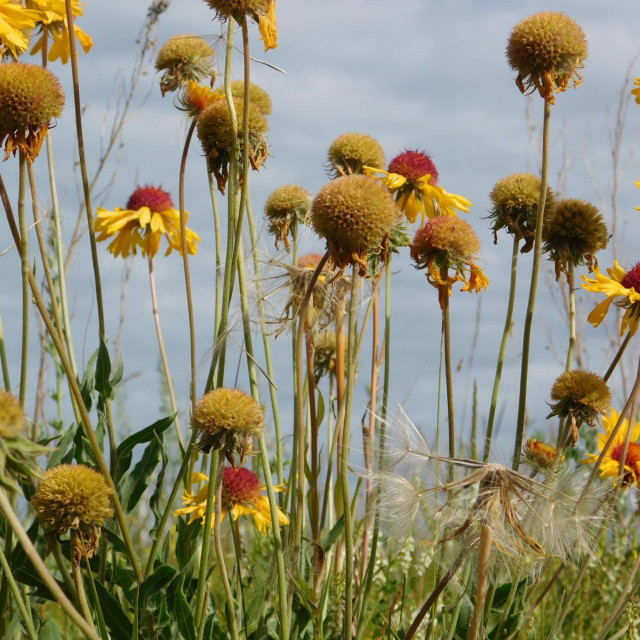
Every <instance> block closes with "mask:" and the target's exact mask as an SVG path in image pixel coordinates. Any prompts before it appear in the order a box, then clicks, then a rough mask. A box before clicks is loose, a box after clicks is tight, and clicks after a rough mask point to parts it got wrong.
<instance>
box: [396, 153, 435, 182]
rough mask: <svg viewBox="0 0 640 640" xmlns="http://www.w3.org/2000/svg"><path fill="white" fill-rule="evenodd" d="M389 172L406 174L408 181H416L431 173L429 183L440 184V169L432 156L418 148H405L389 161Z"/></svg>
mask: <svg viewBox="0 0 640 640" xmlns="http://www.w3.org/2000/svg"><path fill="white" fill-rule="evenodd" d="M389 173H397V174H398V175H401V176H404V177H405V178H406V179H407V181H408V182H411V183H415V182H416V180H418V178H422V176H425V175H427V174H429V175H430V176H431V178H429V184H431V185H434V186H435V185H437V184H438V170H437V169H436V165H435V164H433V160H431V156H429V155H428V154H426V153H425V152H424V151H418V149H415V150H412V149H405V150H404V151H403V152H402V153H401V154H399V155H397V156H396V157H395V158H394V159H393V160H391V162H390V163H389Z"/></svg>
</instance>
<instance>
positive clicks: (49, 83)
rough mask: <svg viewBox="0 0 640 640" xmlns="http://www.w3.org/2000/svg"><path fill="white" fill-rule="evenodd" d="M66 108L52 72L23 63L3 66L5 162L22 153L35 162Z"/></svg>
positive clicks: (0, 123)
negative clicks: (45, 138)
mask: <svg viewBox="0 0 640 640" xmlns="http://www.w3.org/2000/svg"><path fill="white" fill-rule="evenodd" d="M63 107H64V91H63V90H62V87H61V86H60V83H59V82H58V79H57V78H56V77H55V76H54V75H53V74H52V73H51V72H50V71H49V70H47V69H44V68H43V67H40V66H38V65H34V64H23V63H22V62H9V63H6V64H2V65H0V145H1V144H4V145H5V160H6V159H7V158H8V157H9V156H10V155H11V153H13V154H14V155H15V153H16V150H20V151H22V152H23V153H24V154H25V156H26V158H27V161H28V162H33V161H34V160H35V159H36V157H37V156H38V154H39V153H40V147H41V146H42V141H43V140H44V136H45V134H46V133H47V131H48V129H49V125H50V123H51V121H52V120H53V119H54V118H58V117H59V116H61V115H62V109H63ZM5 141H6V142H5Z"/></svg>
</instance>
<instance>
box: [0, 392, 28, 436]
mask: <svg viewBox="0 0 640 640" xmlns="http://www.w3.org/2000/svg"><path fill="white" fill-rule="evenodd" d="M24 421H25V415H24V411H22V407H21V406H20V402H19V400H18V398H16V397H15V396H14V395H12V394H11V393H9V392H8V391H5V390H4V389H0V438H2V439H7V438H16V437H18V436H19V435H21V434H22V432H23V431H24Z"/></svg>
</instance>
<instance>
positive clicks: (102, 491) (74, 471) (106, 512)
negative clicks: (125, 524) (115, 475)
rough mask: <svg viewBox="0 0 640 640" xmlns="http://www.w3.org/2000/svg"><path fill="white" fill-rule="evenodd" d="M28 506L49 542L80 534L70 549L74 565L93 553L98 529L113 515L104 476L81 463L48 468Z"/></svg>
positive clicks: (95, 548)
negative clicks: (70, 531)
mask: <svg viewBox="0 0 640 640" xmlns="http://www.w3.org/2000/svg"><path fill="white" fill-rule="evenodd" d="M31 506H32V507H33V508H34V510H35V512H36V514H37V516H38V519H39V520H40V523H41V524H42V526H43V527H44V529H45V530H46V531H47V533H48V536H49V540H50V542H51V541H52V540H53V539H55V537H56V536H60V535H64V534H66V533H67V532H68V531H69V530H70V529H72V530H74V531H76V532H77V533H78V534H79V535H80V538H81V540H80V542H79V543H78V544H77V545H74V548H73V559H74V562H79V561H80V559H81V558H83V557H85V556H86V557H88V558H91V557H92V556H93V555H94V554H95V552H96V551H97V549H98V540H99V538H100V529H99V527H100V526H101V525H102V524H103V523H104V522H105V520H107V519H109V518H110V517H111V516H112V515H113V509H112V508H111V490H110V488H109V485H108V484H107V482H106V480H105V479H104V476H103V475H102V474H100V473H98V472H97V471H94V470H93V469H90V468H89V467H86V466H85V465H82V464H78V465H74V466H72V465H70V464H60V465H58V466H56V467H52V468H51V469H49V470H48V471H47V472H46V473H45V474H44V476H42V478H41V479H40V482H39V483H38V489H37V490H36V492H35V494H34V496H33V498H31Z"/></svg>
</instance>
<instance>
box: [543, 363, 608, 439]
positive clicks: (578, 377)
mask: <svg viewBox="0 0 640 640" xmlns="http://www.w3.org/2000/svg"><path fill="white" fill-rule="evenodd" d="M551 399H552V400H554V401H555V402H553V403H552V404H551V405H550V406H551V409H552V411H551V413H550V414H549V415H548V416H547V418H550V417H552V416H558V417H560V418H564V419H567V420H569V424H570V425H571V435H572V441H573V442H572V444H573V446H575V444H576V442H577V441H578V438H579V435H578V427H579V426H580V425H581V424H582V423H583V422H584V423H585V424H587V425H589V426H590V427H595V426H596V424H597V422H598V417H599V416H600V414H602V413H605V412H607V411H608V410H609V409H610V407H611V392H610V391H609V387H608V386H607V383H606V382H605V381H604V380H603V379H602V378H601V377H600V376H599V375H598V374H596V373H592V372H591V371H583V370H581V369H575V370H573V371H566V372H565V373H563V374H561V375H560V376H558V379H557V380H556V381H555V382H554V384H553V387H552V388H551Z"/></svg>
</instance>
